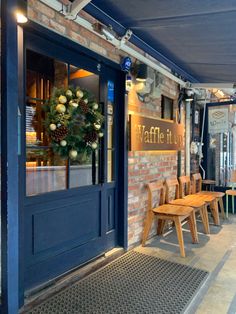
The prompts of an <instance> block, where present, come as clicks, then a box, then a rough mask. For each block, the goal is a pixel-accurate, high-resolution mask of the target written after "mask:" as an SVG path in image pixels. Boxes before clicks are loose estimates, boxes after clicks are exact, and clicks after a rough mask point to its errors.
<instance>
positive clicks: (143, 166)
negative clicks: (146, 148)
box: [128, 77, 184, 247]
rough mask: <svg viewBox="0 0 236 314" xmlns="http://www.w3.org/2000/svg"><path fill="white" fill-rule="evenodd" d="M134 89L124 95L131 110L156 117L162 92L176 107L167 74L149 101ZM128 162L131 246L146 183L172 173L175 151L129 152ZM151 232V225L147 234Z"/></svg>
mask: <svg viewBox="0 0 236 314" xmlns="http://www.w3.org/2000/svg"><path fill="white" fill-rule="evenodd" d="M136 89H137V84H134V85H133V87H132V90H131V91H130V92H129V95H128V108H129V111H130V112H131V113H136V114H141V115H145V116H147V117H148V116H149V117H151V118H153V117H157V118H160V117H161V95H162V94H163V95H165V96H168V97H170V98H172V99H174V109H177V99H178V85H177V84H176V83H175V82H173V81H171V80H170V79H168V78H165V77H162V80H161V83H160V84H159V85H158V86H156V87H154V88H153V90H152V92H151V93H150V95H149V98H150V102H147V103H144V102H141V101H140V100H139V98H138V96H137V92H136ZM157 90H158V91H157ZM156 95H157V96H156ZM174 112H175V110H174ZM128 163H129V164H128V169H129V176H128V189H129V193H128V237H129V246H130V247H132V246H134V245H136V244H139V243H140V241H141V237H142V231H143V225H144V221H145V218H146V212H147V197H148V195H147V190H146V184H147V183H148V182H150V181H154V180H163V181H164V179H166V178H169V177H175V176H176V175H177V153H176V152H157V151H156V152H129V159H128ZM183 163H184V160H183ZM155 232H156V226H155V225H154V226H153V228H152V231H151V233H150V236H151V235H153V234H155Z"/></svg>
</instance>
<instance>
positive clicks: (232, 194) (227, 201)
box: [226, 189, 236, 218]
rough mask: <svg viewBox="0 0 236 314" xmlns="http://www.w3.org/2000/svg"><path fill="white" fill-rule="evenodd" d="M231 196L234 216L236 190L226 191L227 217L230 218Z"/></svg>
mask: <svg viewBox="0 0 236 314" xmlns="http://www.w3.org/2000/svg"><path fill="white" fill-rule="evenodd" d="M229 195H231V196H232V213H233V214H234V197H235V196H236V190H233V189H232V190H227V191H226V217H227V218H228V217H229Z"/></svg>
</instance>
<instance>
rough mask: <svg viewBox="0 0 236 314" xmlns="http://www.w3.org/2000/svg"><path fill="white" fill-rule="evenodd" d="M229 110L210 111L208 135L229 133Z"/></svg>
mask: <svg viewBox="0 0 236 314" xmlns="http://www.w3.org/2000/svg"><path fill="white" fill-rule="evenodd" d="M228 114H229V112H228V108H209V109H208V133H210V134H215V133H224V132H228V131H229V117H228Z"/></svg>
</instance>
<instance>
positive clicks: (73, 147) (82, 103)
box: [44, 87, 104, 159]
mask: <svg viewBox="0 0 236 314" xmlns="http://www.w3.org/2000/svg"><path fill="white" fill-rule="evenodd" d="M44 109H45V112H46V113H45V121H44V125H45V129H46V133H47V135H48V137H49V143H50V146H51V147H52V149H53V151H54V152H55V153H57V154H59V155H60V156H61V157H63V158H71V159H76V158H77V157H78V156H79V155H80V154H87V155H90V154H91V153H92V152H93V151H94V150H96V149H97V148H98V143H99V138H101V137H103V132H102V123H103V121H104V116H103V115H102V114H101V110H100V108H99V105H98V103H97V102H96V101H95V99H94V98H93V97H92V96H91V95H90V94H89V92H88V91H87V90H84V89H80V88H79V87H77V88H73V87H70V88H68V89H58V88H55V89H54V90H53V93H52V96H51V98H50V99H49V100H48V102H47V103H46V105H45V107H44Z"/></svg>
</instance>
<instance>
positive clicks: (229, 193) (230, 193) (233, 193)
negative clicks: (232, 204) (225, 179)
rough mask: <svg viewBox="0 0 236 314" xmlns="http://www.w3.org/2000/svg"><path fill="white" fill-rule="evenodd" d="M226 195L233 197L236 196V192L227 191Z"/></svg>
mask: <svg viewBox="0 0 236 314" xmlns="http://www.w3.org/2000/svg"><path fill="white" fill-rule="evenodd" d="M226 194H227V195H231V196H236V190H227V191H226Z"/></svg>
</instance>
